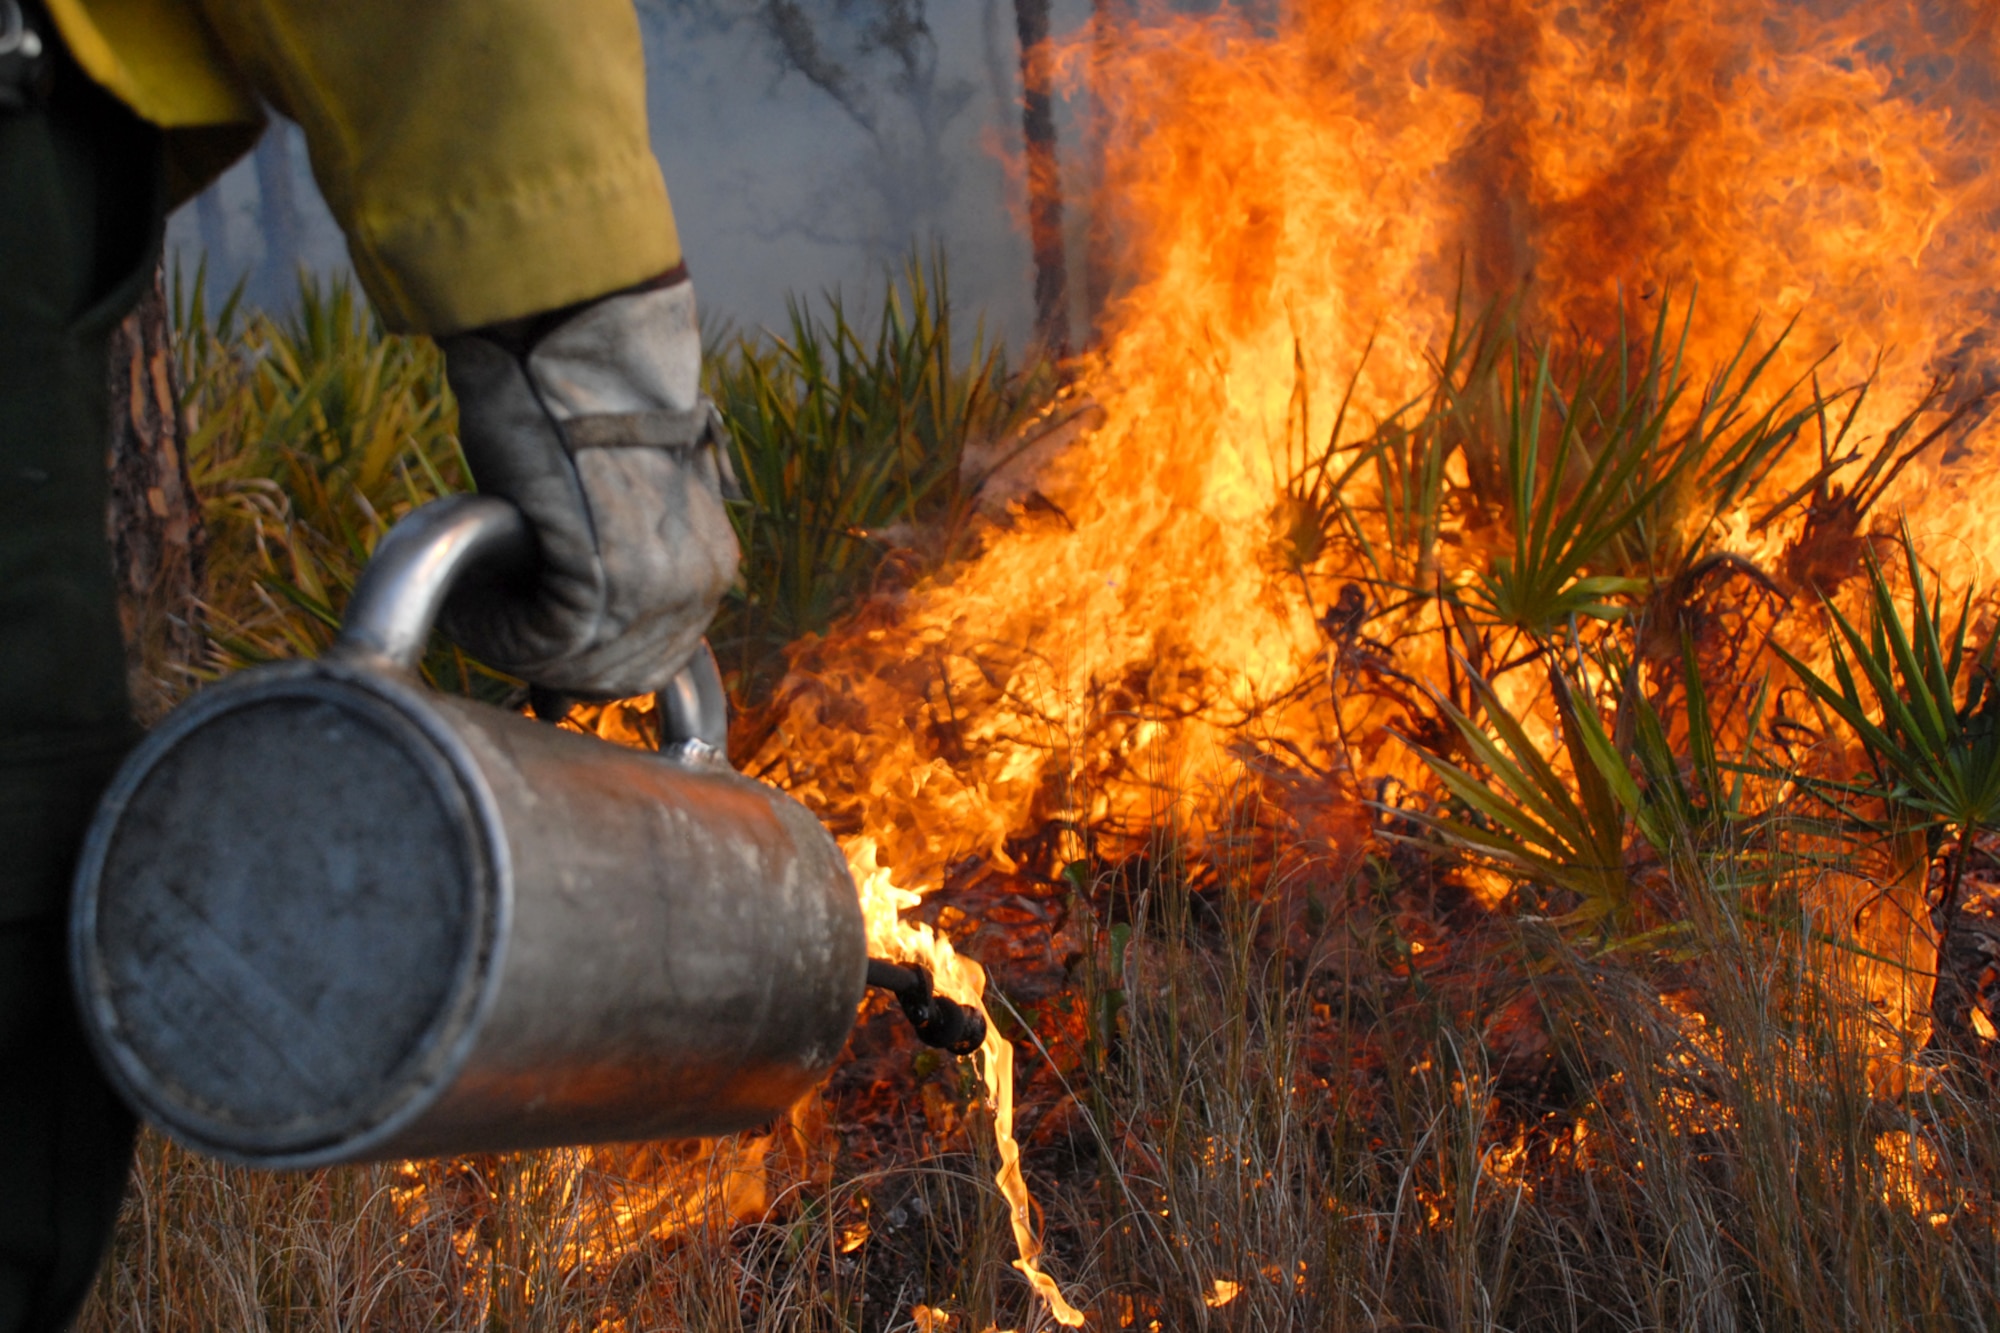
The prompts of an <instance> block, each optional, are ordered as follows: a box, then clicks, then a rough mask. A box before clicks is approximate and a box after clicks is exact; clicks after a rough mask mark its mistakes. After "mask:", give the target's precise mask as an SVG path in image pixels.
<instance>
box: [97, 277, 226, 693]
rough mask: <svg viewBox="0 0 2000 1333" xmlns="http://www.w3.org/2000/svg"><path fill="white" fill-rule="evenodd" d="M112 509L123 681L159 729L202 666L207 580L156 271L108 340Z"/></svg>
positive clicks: (177, 384) (110, 524) (163, 294)
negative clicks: (195, 669)
mask: <svg viewBox="0 0 2000 1333" xmlns="http://www.w3.org/2000/svg"><path fill="white" fill-rule="evenodd" d="M110 390H111V395H110V396H111V422H110V425H111V452H110V459H109V465H110V470H111V503H110V506H109V512H108V514H107V515H106V527H107V530H108V536H109V537H110V540H111V551H112V559H113V563H114V567H115V568H116V570H117V575H118V618H119V620H120V621H121V622H122V624H123V626H124V630H125V664H126V677H127V680H128V682H129V683H130V686H131V690H132V703H133V707H134V709H135V711H136V712H137V714H138V716H139V720H140V721H141V722H144V723H148V724H150V723H152V722H153V721H155V720H157V719H158V718H159V717H160V716H161V715H162V714H164V713H165V712H166V711H167V709H168V708H170V707H172V706H173V704H174V702H175V701H176V700H177V699H178V698H180V696H181V695H183V694H185V693H186V691H187V686H188V683H189V668H192V667H195V666H197V665H199V664H200V661H201V657H202V653H203V644H204V636H203V634H202V626H201V597H202V592H203V586H204V577H205V573H206V561H205V560H204V558H203V557H204V547H205V542H204V539H203V532H202V525H201V508H200V505H199V504H198V502H197V501H196V499H195V494H194V486H193V484H192V483H191V482H190V480H189V478H188V465H187V452H186V449H185V445H186V439H187V432H186V429H185V427H184V426H183V424H182V422H181V412H180V376H179V374H178V373H177V370H176V366H175V363H174V355H173V343H172V330H171V328H170V327H169V323H168V319H167V298H166V291H165V289H164V287H163V285H162V283H161V278H160V274H159V272H158V271H157V270H155V272H154V274H153V286H152V288H151V290H150V291H148V292H147V293H146V295H145V296H144V297H143V298H141V300H140V302H139V308H138V309H136V310H134V311H133V312H132V313H131V315H130V316H128V317H127V318H126V320H125V322H124V323H123V324H121V325H119V327H118V331H117V332H116V333H115V334H113V335H112V339H111V369H110Z"/></svg>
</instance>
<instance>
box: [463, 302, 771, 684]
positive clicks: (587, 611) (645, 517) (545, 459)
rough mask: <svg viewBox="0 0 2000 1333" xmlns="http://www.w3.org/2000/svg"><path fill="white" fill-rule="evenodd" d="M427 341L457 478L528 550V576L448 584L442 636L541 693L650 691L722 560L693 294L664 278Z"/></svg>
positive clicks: (689, 639) (730, 555) (728, 542)
mask: <svg viewBox="0 0 2000 1333" xmlns="http://www.w3.org/2000/svg"><path fill="white" fill-rule="evenodd" d="M440 343H441V345H442V347H443V348H444V355H445V374H446V376H447V378H448V379H449V380H450V381H451V388H452V392H453V393H454V394H455V395H457V397H458V412H459V438H460V441H461V443H462V444H463V446H464V449H465V458H466V462H467V463H469V464H470V465H471V467H472V475H473V479H474V480H475V481H476V482H477V483H478V485H479V489H480V491H481V492H482V493H484V494H488V495H498V496H502V497H504V498H505V499H508V500H511V501H513V502H514V503H515V504H516V505H518V506H520V508H521V510H522V512H523V513H525V514H526V515H527V517H528V522H529V525H530V526H531V527H532V528H533V530H534V534H535V538H536V541H537V544H538V546H539V548H540V561H539V563H538V565H537V567H536V568H535V569H534V570H533V571H531V572H523V571H515V572H514V573H513V574H512V575H501V574H490V575H488V576H486V577H483V578H477V579H473V580H469V581H468V582H467V583H466V584H465V585H463V586H462V587H461V588H460V589H459V590H458V591H457V592H456V593H454V595H453V596H452V598H451V601H450V602H449V604H448V605H447V606H446V608H445V613H444V616H443V624H444V629H445V632H446V633H447V634H449V635H451V637H452V638H454V639H455V640H457V641H458V643H459V644H460V645H462V646H463V647H464V648H465V649H466V650H467V651H468V652H470V653H472V654H473V655H474V656H476V657H478V658H480V659H481V660H482V661H485V662H488V663H491V664H492V665H493V666H496V667H499V668H500V669H501V670H503V671H507V672H510V673H512V674H514V675H517V676H520V677H522V678H523V679H525V680H527V681H529V682H530V683H531V684H534V685H538V686H541V687H543V688H544V689H547V690H552V691H559V692H561V693H563V694H567V695H574V696H579V697H584V698H598V699H606V698H618V697H623V696H627V695H635V694H645V693H649V692H651V691H654V690H658V689H661V688H663V687H664V686H665V685H666V684H667V683H668V682H669V681H670V680H672V679H673V677H674V674H675V673H676V672H678V671H679V670H680V668H681V666H682V665H683V664H684V663H685V662H686V661H687V659H688V656H689V654H690V653H692V652H693V650H694V648H695V645H696V644H697V643H699V642H700V640H701V636H702V633H703V631H705V630H706V629H707V628H708V622H709V621H710V619H712V618H713V617H714V615H715V609H716V606H717V604H718V603H719V602H720V601H721V599H722V594H723V592H724V590H725V589H727V588H728V586H729V583H730V581H731V580H732V579H733V578H734V577H735V575H736V563H737V556H738V552H737V547H736V534H735V532H734V530H733V529H732V528H731V527H730V524H729V516H728V514H727V512H726V511H725V510H724V508H723V498H722V492H723V487H724V485H725V483H726V481H727V479H729V476H730V474H729V471H728V469H729V461H728V454H727V452H726V450H727V442H726V440H725V438H724V437H723V434H722V428H721V421H720V418H719V417H718V416H717V415H716V413H715V410H714V408H713V406H712V405H711V404H710V403H709V402H708V401H707V400H706V399H705V398H703V397H701V394H700V379H701V335H700V333H699V332H698V330H697V329H696V327H695V308H694V288H693V286H692V285H691V284H690V283H689V282H688V281H687V278H686V277H685V276H684V275H679V276H678V280H677V281H674V280H666V281H664V282H663V283H658V284H648V285H647V286H645V287H642V288H635V289H632V290H629V291H626V292H621V293H616V294H613V295H611V296H608V297H604V298H601V299H599V300H597V301H594V302H590V303H587V304H585V305H583V306H581V307H578V308H572V309H570V310H566V311H560V312H557V313H555V314H553V315H547V316H543V317H541V318H539V319H533V320H522V321H515V322H513V323H510V324H507V325H502V326H495V327H492V328H486V329H478V330H474V331H472V332H470V333H463V334H458V335H455V336H452V337H447V338H444V339H441V340H440Z"/></svg>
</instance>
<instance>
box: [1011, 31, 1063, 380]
mask: <svg viewBox="0 0 2000 1333" xmlns="http://www.w3.org/2000/svg"><path fill="white" fill-rule="evenodd" d="M1014 30H1015V32H1016V33H1017V34H1018V35H1019V37H1020V41H1021V140H1022V144H1023V146H1024V147H1025V149H1026V156H1027V166H1028V244H1029V246H1030V248H1031V249H1032V250H1033V251H1034V256H1035V335H1036V337H1038V338H1040V339H1041V341H1042V345H1043V346H1044V347H1046V348H1048V350H1049V351H1050V352H1051V353H1053V354H1054V355H1056V356H1065V355H1067V354H1068V352H1069V279H1068V273H1067V270H1066V268H1065V266H1064V262H1063V205H1062V174H1061V173H1062V169H1061V164H1060V162H1059V161H1058V160H1057V156H1056V118H1055V104H1054V98H1053V94H1052V84H1053V77H1054V71H1053V70H1052V69H1051V65H1052V64H1053V60H1052V54H1053V53H1052V52H1051V50H1050V47H1049V0H1014Z"/></svg>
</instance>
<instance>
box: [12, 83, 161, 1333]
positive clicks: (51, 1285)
mask: <svg viewBox="0 0 2000 1333" xmlns="http://www.w3.org/2000/svg"><path fill="white" fill-rule="evenodd" d="M162 198H163V196H162V186H161V156H160V142H159V135H158V133H157V132H156V131H155V130H153V129H152V128H151V127H149V126H147V125H145V124H144V123H142V122H140V121H139V120H137V119H136V118H135V117H133V116H132V115H131V114H130V113H129V112H127V111H126V110H125V109H124V108H123V107H122V106H120V105H119V104H118V103H116V102H115V101H113V100H112V99H111V98H110V97H109V96H107V95H106V94H104V93H102V92H101V91H99V90H98V89H97V88H96V87H94V86H93V85H91V84H90V83H89V82H88V81H87V80H86V79H85V78H84V77H83V75H82V74H81V73H80V72H78V71H77V70H76V69H75V67H74V66H68V67H65V68H60V69H59V70H58V73H57V80H56V85H55V88H54V90H53V92H52V93H51V95H50V97H49V100H48V102H47V104H46V105H44V106H42V107H40V108H38V109H32V110H26V111H8V110H0V1333H15V1330H21V1329H58V1328H62V1327H64V1326H65V1325H66V1324H67V1323H68V1321H69V1319H70V1318H71V1316H72V1315H73V1314H74V1313H75V1310H76V1307H77V1305H78V1304H79V1303H80V1302H81V1301H82V1299H83V1297H84V1296H85V1294H86V1293H87V1292H88V1291H89V1289H90V1283H91V1280H92V1277H93V1275H94V1274H95V1272H96V1268H97V1264H98V1261H99V1259H100V1257H101V1256H102V1254H103V1251H104V1246H105V1242H106V1241H107V1239H108V1238H109V1236H110V1233H111V1227H112V1224H113V1222H114V1221H115V1219H116V1215H117V1211H118V1200H119V1197H120V1195H121V1193H122V1192H123V1190H124V1184H125V1176H126V1173H127V1170H128V1167H129V1164H130V1160H131V1152H132V1133H133V1122H132V1117H131V1114H130V1113H129V1112H128V1111H126V1109H125V1108H124V1107H123V1106H122V1105H121V1104H120V1103H119V1101H118V1099H117V1098H116V1097H115V1096H114V1095H113V1094H112V1092H111V1090H110V1089H109V1088H108V1087H107V1086H106V1085H105V1083H104V1080H103V1078H102V1077H101V1076H100V1075H99V1074H98V1072H97V1068H96V1066H95V1064H94V1062H93V1061H92V1060H91V1056H90V1052H89V1050H88V1049H87V1048H86V1047H85V1045H84V1041H83V1036H82V1033H81V1031H80V1029H79V1028H78V1025H77V1021H76V1017H75V1013H74V1008H73V1005H72V1002H71V1000H70V994H69V986H68V982H67V979H66V977H65V962H64V960H65V951H64V924H63V920H64V914H65V910H66V908H67V905H68V898H69V880H70V875H71V872H72V870H73V867H74V864H75V860H76V853H77V844H78V842H79V840H80V839H81V837H82V833H83V828H84V825H85V823H86V822H87V821H88V819H89V817H90V810H91V807H92V804H93V803H94V802H95V800H96V798H97V795H98V793H99V791H100V790H101V789H102V788H103V786H104V783H105V782H106V780H107V779H108V778H109V777H110V775H111V771H112V769H113V767H114V766H115V765H116V764H117V762H118V759H119V757H120V756H121V755H122V754H123V753H124V751H125V749H126V748H127V747H128V746H129V745H130V744H131V743H132V740H133V739H134V728H133V724H132V721H131V717H130V709H129V707H128V704H127V700H126V695H125V679H124V670H125V668H124V651H123V647H122V645H121V643H120V640H119V628H118V616H117V605H116V600H115V597H116V593H115V585H114V584H113V581H112V571H111V557H110V554H109V551H108V549H107V546H106V542H105V532H104V516H105V491H106V479H105V454H106V428H107V423H108V417H107V412H108V410H109V408H108V405H107V401H106V390H105V370H106V365H105V362H106V355H107V347H108V340H109V337H110V334H111V332H112V330H113V329H114V328H116V326H117V324H118V321H119V320H120V319H121V318H122V317H123V316H124V315H125V313H126V312H127V311H128V310H130V309H131V307H132V306H133V304H134V303H135V302H136V301H137V298H138V295H139V293H140V291H141V290H142V289H143V285H144V284H145V283H147V282H148V281H150V279H151V276H152V269H153V265H154V263H155V261H156V256H157V255H158V252H159V239H160V230H161V214H162Z"/></svg>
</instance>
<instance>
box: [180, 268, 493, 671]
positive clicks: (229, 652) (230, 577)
mask: <svg viewBox="0 0 2000 1333" xmlns="http://www.w3.org/2000/svg"><path fill="white" fill-rule="evenodd" d="M202 279H203V275H202V274H201V273H199V272H198V273H197V274H196V275H195V276H194V278H193V279H192V280H191V281H188V282H182V281H181V280H180V277H179V275H176V279H175V283H174V295H173V307H174V308H173V318H174V329H175V343H176V349H177V351H178V353H179V358H180V370H181V381H182V383H183V384H184V385H185V386H186V388H185V390H184V393H185V402H184V406H183V410H184V412H185V415H186V420H187V425H188V441H187V452H188V467H189V472H190V475H191V477H192V479H193V481H194V485H195V491H196V494H197V495H198V496H199V497H200V498H201V501H202V521H203V523H204V524H205V525H206V527H207V530H208V540H209V549H210V551H211V553H212V554H211V557H210V569H211V573H210V578H209V587H208V595H207V599H206V606H205V608H204V609H205V611H206V613H207V619H208V621H209V633H210V639H211V652H210V658H209V661H208V662H206V663H203V664H202V665H203V666H204V667H206V668H207V669H208V670H209V671H210V672H217V671H228V670H234V669H236V668H239V667H242V666H246V665H250V664H252V663H256V662H264V661H271V660H274V659H279V658H288V657H310V656H317V655H318V654H319V653H320V652H322V651H324V650H325V648H326V647H327V646H328V645H329V644H331V643H332V641H333V635H334V632H335V631H336V630H337V629H338V628H339V624H340V612H341V610H342V608H344V607H345V605H346V602H347V596H348V594H349V593H350V592H352V591H353V588H354V583H355V580H356V579H358V578H359V577H360V574H361V570H362V568H363V567H364V566H365V565H366V564H367V562H368V556H369V554H370V553H371V552H372V551H373V550H374V549H375V543H376V542H377V541H378V540H379V539H380V538H381V536H382V534H383V533H385V532H387V531H388V530H389V528H390V527H391V526H393V525H394V523H395V522H396V520H397V519H399V518H401V517H403V516H404V515H405V514H407V513H409V512H410V511H411V510H412V509H415V508H417V507H418V506H419V505H422V504H425V503H428V502H429V501H431V500H434V499H437V498H438V497H439V496H442V495H447V494H451V493H452V492H455V491H460V490H464V489H466V487H467V486H468V485H469V477H468V474H467V472H466V469H465V460H464V458H463V457H462V456H461V454H460V453H459V448H458V437H457V407H456V405H455V404H454V403H453V402H452V398H451V392H450V390H449V388H448V387H447V386H446V384H445V378H444V362H443V358H442V357H441V356H440V355H439V354H438V351H437V347H436V345H435V344H433V343H432V342H431V341H430V340H429V339H424V338H402V337H391V336H389V335H386V334H385V333H384V332H383V331H382V327H381V325H380V323H379V322H378V321H377V320H376V318H375V315H374V314H373V312H372V311H370V310H369V309H368V308H367V305H366V304H365V302H363V301H362V300H361V299H360V298H359V297H358V296H357V295H356V293H355V291H354V289H353V288H352V287H351V286H349V285H348V284H347V283H346V282H345V281H343V280H338V279H336V280H334V281H332V282H330V283H325V284H322V283H321V282H320V281H318V280H317V279H315V278H313V277H311V276H310V275H301V278H300V283H299V301H298V307H297V309H296V311H295V312H294V313H292V314H290V315H288V316H273V315H269V314H265V313H263V312H261V311H259V312H246V311H245V310H244V309H243V308H242V306H241V304H240V301H239V298H238V294H231V295H230V296H229V297H228V298H227V299H225V300H224V301H223V302H222V303H221V304H220V305H219V306H214V307H211V306H210V304H209V299H208V294H207V291H206V287H205V284H204V282H203V280H202ZM425 671H426V674H427V675H429V676H430V678H431V679H432V680H433V681H434V682H436V683H440V684H445V685H449V686H450V687H452V688H455V689H457V690H459V691H461V692H463V691H469V690H473V689H475V688H477V687H479V686H482V685H484V686H485V687H486V689H485V692H486V693H488V694H495V693H497V691H496V689H495V688H494V686H495V685H496V683H499V682H498V681H497V678H496V677H495V676H494V675H493V673H492V672H490V671H487V670H485V669H484V668H482V667H480V666H479V665H478V664H477V663H474V662H472V661H471V660H470V659H468V658H466V657H465V656H464V655H463V654H460V653H458V652H456V651H455V650H453V649H452V648H450V647H449V646H448V645H446V644H444V643H443V642H442V641H439V642H437V643H435V644H434V645H433V648H432V651H431V653H430V654H429V656H428V657H427V659H426V662H425ZM499 684H500V688H501V689H504V683H499Z"/></svg>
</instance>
